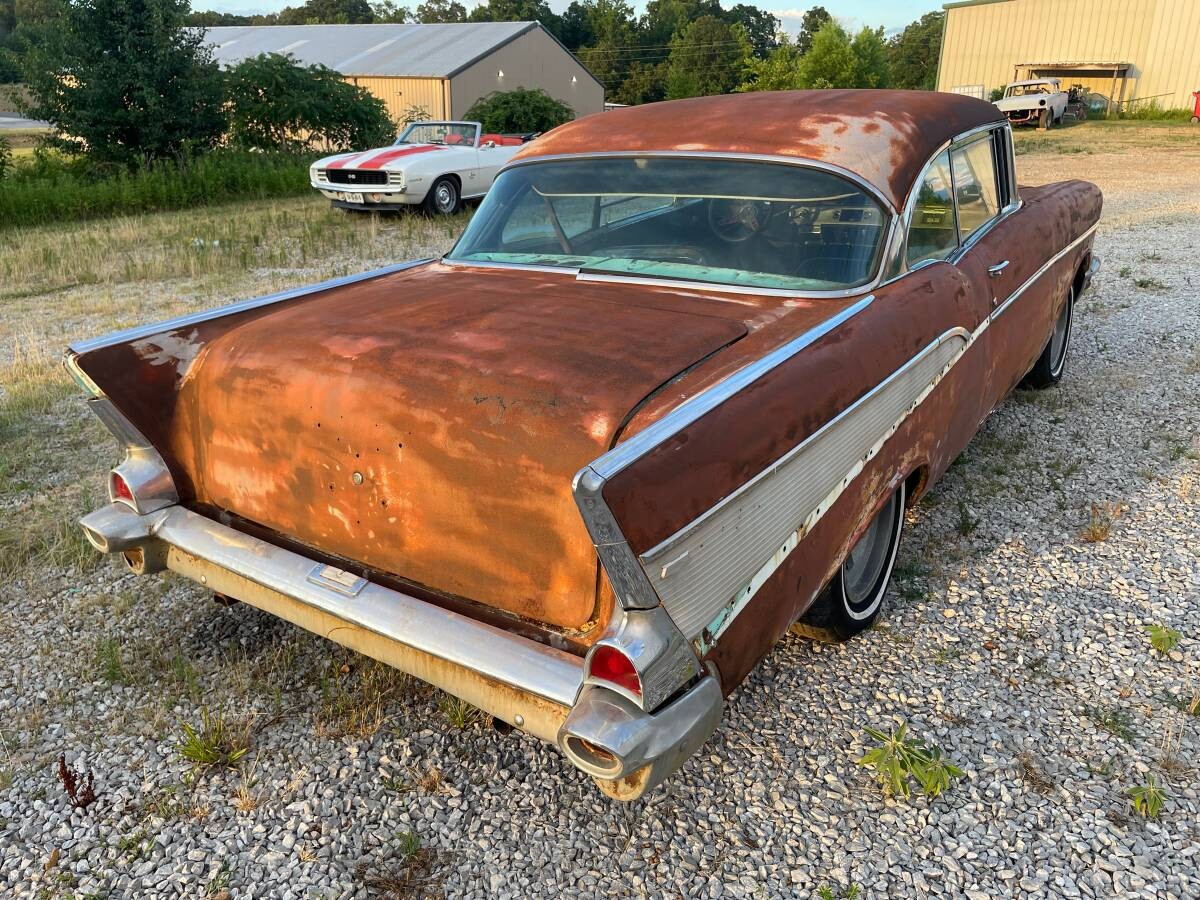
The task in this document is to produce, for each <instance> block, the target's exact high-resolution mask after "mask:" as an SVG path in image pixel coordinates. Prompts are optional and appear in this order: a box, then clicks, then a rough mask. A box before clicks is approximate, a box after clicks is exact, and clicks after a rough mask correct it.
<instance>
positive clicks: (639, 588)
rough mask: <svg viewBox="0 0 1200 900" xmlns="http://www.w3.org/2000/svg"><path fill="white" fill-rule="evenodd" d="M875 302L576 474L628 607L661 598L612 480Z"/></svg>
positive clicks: (841, 316)
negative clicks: (608, 496) (607, 489)
mask: <svg viewBox="0 0 1200 900" xmlns="http://www.w3.org/2000/svg"><path fill="white" fill-rule="evenodd" d="M874 299H875V298H874V296H873V295H868V296H866V297H863V298H862V299H861V300H859V301H857V302H855V303H852V304H851V305H850V306H847V307H846V308H845V309H842V310H840V311H839V312H837V313H836V314H834V315H832V316H830V317H829V318H828V319H826V320H825V321H824V322H822V323H820V324H819V325H817V326H816V327H814V328H811V329H809V330H808V331H806V332H804V333H803V334H801V335H799V336H798V337H796V338H793V339H792V340H790V341H788V342H787V343H786V344H784V345H782V346H781V347H778V348H776V349H775V350H773V351H771V352H770V353H768V354H767V355H765V356H763V357H762V358H760V359H757V360H755V361H754V362H752V363H750V364H749V365H747V366H744V367H743V368H741V369H739V370H738V371H736V372H734V373H733V374H732V375H730V376H729V377H727V378H725V379H723V380H722V381H720V382H718V383H717V384H714V385H712V386H711V387H709V388H708V389H707V390H704V391H701V392H700V393H699V394H696V395H695V396H694V397H691V398H689V399H688V400H686V401H684V402H683V403H681V404H680V405H679V406H677V407H676V408H675V409H673V410H671V412H669V413H667V414H666V415H665V416H663V417H662V418H661V419H659V420H658V421H657V422H655V423H654V424H652V425H650V426H649V427H647V428H645V429H643V430H642V431H639V432H638V433H637V434H635V435H633V436H632V437H630V438H629V439H628V440H626V441H623V442H622V443H620V444H618V445H617V446H616V447H614V448H613V449H612V450H609V451H608V452H607V453H605V454H604V455H603V456H601V457H599V458H598V459H596V460H595V461H594V462H592V463H591V464H590V465H588V466H584V467H583V468H582V469H580V470H579V472H578V473H576V475H575V480H574V483H573V485H572V490H573V492H574V495H575V502H576V504H577V505H578V506H579V512H580V515H581V516H582V517H583V522H584V525H585V526H586V527H587V530H588V534H589V535H590V536H591V538H592V543H593V544H594V545H595V547H596V553H597V554H598V556H599V558H600V563H601V565H603V566H604V571H605V574H607V575H608V579H609V581H610V583H611V584H612V586H613V591H614V592H615V593H616V596H617V600H618V602H619V603H620V604H621V606H622V607H623V608H626V609H649V608H651V607H654V606H657V605H658V604H659V597H658V594H657V593H656V592H655V590H654V587H653V586H652V585H651V582H650V580H649V578H648V577H647V576H646V573H645V571H644V570H643V568H642V566H641V565H640V564H639V562H638V560H637V558H636V557H635V556H634V553H633V551H632V550H631V549H630V547H629V543H628V542H627V541H626V540H625V536H624V534H623V533H622V532H621V529H620V527H619V526H618V525H617V522H616V519H615V518H614V517H613V514H612V511H611V510H610V509H609V508H608V504H607V503H606V502H605V500H604V495H603V490H604V485H605V483H606V482H607V481H608V479H610V478H612V477H613V476H614V475H616V474H617V473H618V472H620V471H621V470H622V469H624V468H625V467H626V466H628V465H630V464H631V463H633V462H634V461H635V460H637V459H639V458H640V457H642V456H643V455H644V454H646V453H648V452H650V451H651V450H653V449H654V448H655V447H657V446H658V445H659V444H661V443H662V442H663V441H665V440H668V439H669V438H671V437H672V436H674V435H676V434H678V433H679V432H680V431H682V430H683V429H684V428H686V427H687V426H688V425H690V424H692V423H693V422H695V421H696V420H697V419H699V418H700V417H701V416H703V415H705V414H706V413H708V412H710V411H712V410H713V409H715V408H716V407H717V406H719V405H720V404H722V403H724V402H725V401H726V400H728V399H729V398H730V397H732V396H733V395H734V394H736V393H737V392H738V391H741V390H742V389H743V388H745V387H746V386H748V385H750V384H753V383H754V382H755V381H757V380H758V379H759V378H761V377H762V376H763V375H765V374H766V373H767V372H770V371H771V370H772V369H774V368H776V367H777V366H779V365H781V364H782V363H784V362H786V361H787V360H789V359H791V358H792V357H794V356H795V355H796V354H797V353H799V352H800V351H802V350H804V349H805V348H806V347H809V346H811V345H812V344H813V343H815V342H816V341H818V340H820V339H821V338H822V337H824V336H825V335H827V334H829V333H830V332H831V331H833V330H834V329H835V328H837V327H839V326H840V325H842V324H844V323H845V322H847V321H849V320H850V319H852V318H853V317H854V316H856V315H857V314H858V313H860V312H862V311H863V310H864V309H866V308H867V307H868V306H870V305H871V302H872V301H873V300H874Z"/></svg>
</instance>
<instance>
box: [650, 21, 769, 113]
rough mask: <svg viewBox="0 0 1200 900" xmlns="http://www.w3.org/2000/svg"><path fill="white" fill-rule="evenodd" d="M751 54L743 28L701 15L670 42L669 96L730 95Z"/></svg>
mask: <svg viewBox="0 0 1200 900" xmlns="http://www.w3.org/2000/svg"><path fill="white" fill-rule="evenodd" d="M752 55H753V51H752V49H751V47H750V41H749V39H748V38H747V37H746V31H745V29H744V28H742V27H741V26H740V25H730V24H729V23H728V22H726V21H725V20H724V19H719V18H717V17H716V16H701V17H700V18H699V19H697V20H696V21H694V22H692V24H690V25H688V26H687V27H686V28H684V29H683V30H682V31H680V32H678V33H677V34H676V35H675V37H674V38H673V39H672V40H671V55H670V57H669V58H668V60H667V96H668V97H670V98H671V99H676V98H679V97H702V96H707V95H709V94H727V93H729V92H730V91H732V90H733V89H734V88H735V87H736V86H737V85H738V84H739V83H741V81H742V76H743V74H744V72H745V69H746V63H747V60H748V59H749V58H750V57H751V56H752Z"/></svg>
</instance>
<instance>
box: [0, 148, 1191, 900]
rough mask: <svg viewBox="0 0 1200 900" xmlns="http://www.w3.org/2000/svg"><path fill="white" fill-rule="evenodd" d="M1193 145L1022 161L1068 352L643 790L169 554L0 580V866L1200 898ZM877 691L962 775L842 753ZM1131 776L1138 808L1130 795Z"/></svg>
mask: <svg viewBox="0 0 1200 900" xmlns="http://www.w3.org/2000/svg"><path fill="white" fill-rule="evenodd" d="M1196 162H1197V155H1196V153H1195V152H1194V151H1193V152H1190V153H1188V154H1186V155H1185V154H1184V153H1181V152H1180V151H1178V150H1176V151H1171V152H1168V151H1155V150H1124V151H1120V152H1104V151H1103V150H1101V151H1100V152H1096V153H1093V154H1090V155H1057V154H1054V153H1037V154H1033V155H1029V156H1023V157H1021V159H1020V161H1019V165H1020V169H1021V172H1022V179H1023V180H1024V181H1026V182H1030V183H1041V182H1043V181H1049V180H1055V179H1057V178H1061V177H1063V174H1062V173H1063V172H1064V171H1067V172H1071V173H1077V174H1079V175H1080V176H1081V177H1086V178H1089V179H1091V180H1094V181H1096V182H1097V183H1098V184H1100V186H1101V187H1102V188H1103V190H1104V192H1105V194H1106V211H1105V219H1104V222H1103V225H1102V227H1101V230H1100V232H1099V234H1098V237H1097V244H1096V246H1097V252H1098V254H1100V255H1101V256H1102V257H1103V260H1104V268H1103V270H1102V271H1101V273H1100V275H1099V276H1098V277H1097V279H1096V282H1095V286H1094V289H1093V293H1091V294H1090V295H1089V296H1088V297H1087V298H1086V299H1085V301H1084V302H1082V303H1081V305H1080V307H1079V310H1078V315H1077V322H1076V332H1075V338H1074V344H1073V347H1072V351H1071V358H1070V360H1069V363H1068V371H1067V376H1066V378H1065V379H1064V381H1063V383H1062V384H1061V385H1060V386H1059V387H1058V388H1056V389H1053V390H1050V391H1047V392H1043V393H1036V394H1035V393H1019V394H1017V395H1015V396H1014V397H1013V398H1010V399H1009V400H1008V401H1007V402H1005V403H1004V404H1003V406H1002V407H1001V408H1000V409H999V410H998V411H997V412H996V413H995V414H994V415H993V416H992V417H991V418H990V419H989V420H988V421H987V423H986V424H985V426H984V428H983V430H982V432H981V433H980V434H979V436H978V437H977V438H976V440H975V441H974V442H973V444H972V445H971V446H970V448H968V450H967V452H966V454H965V456H964V458H963V459H962V460H961V461H960V462H959V463H958V464H956V465H955V467H954V468H953V469H952V470H951V471H950V473H949V474H948V475H947V477H946V478H945V479H944V481H943V482H942V483H941V484H940V485H939V486H938V487H937V488H936V489H935V490H934V492H933V493H932V495H931V496H930V497H929V498H928V501H927V502H925V503H923V504H922V505H921V506H920V507H919V508H918V509H917V510H916V511H915V513H914V514H913V515H912V516H911V517H910V520H909V523H908V528H907V531H906V535H905V540H904V543H903V544H902V547H901V556H900V560H899V567H898V577H897V580H896V584H895V586H894V590H893V594H892V597H891V601H890V607H889V609H888V611H887V613H886V618H885V620H884V622H883V624H882V625H881V627H877V628H875V629H873V630H872V631H870V632H868V633H867V634H865V635H864V636H862V637H861V638H860V639H857V640H855V641H853V642H851V643H849V644H846V645H844V646H839V647H830V646H823V645H814V644H812V643H809V642H808V641H806V640H803V639H800V638H792V637H789V638H788V639H786V640H784V641H783V642H781V643H780V645H779V646H778V648H777V649H776V650H775V651H774V652H773V653H772V654H771V656H770V657H769V658H768V659H767V660H766V661H765V662H764V663H763V664H762V665H761V666H760V667H759V669H758V670H757V672H756V673H755V674H754V675H753V676H752V677H751V678H750V679H749V680H748V682H747V683H746V684H745V685H744V686H743V687H742V688H741V689H739V690H738V691H737V693H736V694H735V695H734V697H733V698H732V699H731V702H730V704H729V707H728V709H727V712H726V716H725V720H724V723H723V725H722V727H721V728H720V730H719V731H718V733H717V734H716V736H715V737H714V738H713V739H712V740H711V741H710V742H709V744H708V745H707V746H706V747H705V748H704V749H703V750H702V752H701V753H700V754H699V755H698V756H697V757H696V758H695V759H693V760H692V761H691V762H690V763H689V764H688V765H686V766H685V768H684V769H683V771H682V772H681V773H680V774H679V775H677V776H676V777H675V778H673V779H672V780H671V781H670V782H669V783H668V784H667V786H666V787H665V789H659V790H658V791H656V792H655V793H654V794H653V795H652V797H651V798H650V799H649V800H647V801H643V802H639V803H637V804H633V805H630V806H618V805H613V804H610V803H608V802H606V801H604V800H603V799H602V798H601V796H600V794H599V793H598V792H597V791H596V790H595V788H594V787H593V786H592V785H591V783H590V782H588V781H586V780H585V779H583V778H582V777H581V776H580V775H578V774H577V773H576V772H575V771H574V769H573V768H572V767H571V766H570V765H569V764H567V763H566V762H565V761H564V760H563V759H562V758H561V757H560V756H559V754H558V753H557V752H555V751H554V750H552V749H548V748H546V747H544V746H541V745H539V744H538V743H537V742H536V741H534V740H533V739H531V738H526V737H523V736H521V735H519V734H513V735H508V736H503V735H501V734H499V733H497V732H495V731H493V730H492V729H491V728H490V727H489V726H487V725H486V724H485V723H483V722H480V721H477V720H476V719H475V718H474V717H473V716H472V715H471V713H470V711H469V710H464V709H461V708H458V707H456V706H455V705H454V704H452V703H449V702H448V701H447V700H446V698H445V697H444V696H442V695H439V694H437V693H436V692H433V691H430V690H428V689H425V688H422V686H420V685H419V684H417V683H416V682H413V681H411V680H408V679H405V678H402V677H397V676H396V675H394V674H393V673H389V672H387V671H384V670H382V669H381V668H379V667H377V666H375V665H373V664H371V663H369V662H368V661H366V660H364V659H361V658H358V657H354V656H352V655H351V654H348V653H345V652H343V651H340V650H338V649H337V648H335V647H334V646H333V645H331V644H329V643H327V642H326V641H324V640H322V639H320V638H317V637H313V636H311V635H308V634H305V633H303V632H300V631H298V630H296V629H295V628H293V627H291V626H290V625H286V624H284V623H281V622H279V621H277V620H274V619H272V618H271V617H270V616H268V615H266V614H264V613H260V612H258V611H256V610H254V609H252V608H249V607H244V606H233V607H228V608H226V607H221V606H218V605H216V604H215V603H213V602H212V601H211V600H210V599H209V598H208V597H207V596H206V594H205V592H204V591H202V590H200V589H199V588H198V587H196V586H193V585H191V584H189V583H185V582H183V581H181V580H178V579H166V580H163V579H158V578H155V579H141V580H137V579H133V578H132V577H128V576H124V575H121V574H120V573H118V572H117V571H116V570H115V569H111V568H108V567H105V568H102V569H97V570H93V571H90V572H87V573H86V574H81V573H80V572H79V571H75V570H58V571H55V570H43V571H39V572H34V573H26V574H24V575H21V576H18V577H17V578H16V580H14V581H10V582H9V583H6V584H2V585H0V635H2V636H3V648H4V650H5V654H4V655H5V659H4V661H3V663H0V895H10V896H21V897H26V896H38V897H55V896H62V897H72V896H78V897H85V896H89V897H90V896H109V897H135V896H136V897H160V896H162V897H174V896H182V897H202V896H210V897H230V896H233V897H239V898H241V897H268V896H270V897H283V898H288V897H294V898H301V897H304V898H308V897H348V896H396V897H403V896H427V895H428V896H442V895H444V896H447V897H514V898H527V897H562V896H612V897H641V896H648V897H684V898H691V897H719V896H730V897H795V896H799V897H807V896H823V894H822V893H820V891H821V890H822V889H824V890H826V891H828V893H827V894H824V896H832V897H850V896H854V895H855V894H854V891H855V890H857V891H858V894H857V896H860V897H924V896H928V895H930V894H938V895H944V896H954V897H962V896H966V897H970V898H978V897H1013V896H1044V897H1076V896H1086V897H1093V896H1094V897H1134V896H1139V897H1142V896H1144V897H1162V898H1170V897H1175V898H1183V897H1197V898H1200V775H1198V770H1197V764H1198V762H1200V752H1198V751H1200V717H1197V716H1196V715H1195V714H1194V713H1189V711H1188V707H1189V704H1191V703H1192V702H1193V701H1194V698H1196V696H1197V692H1200V558H1198V552H1200V462H1197V459H1198V458H1200V442H1198V435H1200V427H1198V426H1200V341H1198V338H1197V335H1198V334H1200V299H1198V298H1197V286H1198V285H1197V280H1198V278H1200V268H1198V267H1197V264H1196V258H1197V254H1198V252H1200V186H1197V179H1196V178H1195V171H1196V169H1197V166H1196ZM68 330H70V329H68ZM109 456H111V453H110V451H109V450H108V448H107V447H106V446H100V447H99V449H98V450H97V451H96V459H97V461H99V460H107V459H108V458H109ZM99 465H100V463H99V462H97V466H98V467H97V470H96V471H97V473H99V472H100V469H99ZM46 477H47V481H48V482H50V481H53V479H54V478H55V475H54V473H48V474H47V476H46ZM98 481H99V474H97V482H98ZM97 492H98V490H97ZM1110 520H1111V521H1110ZM1085 533H1086V534H1087V536H1088V537H1091V538H1093V539H1094V540H1091V541H1088V540H1084V537H1083V535H1084V534H1085ZM1096 538H1100V539H1098V540H1096ZM1155 624H1161V625H1166V626H1170V627H1173V628H1175V629H1177V630H1179V631H1180V632H1182V634H1183V638H1182V640H1181V641H1180V643H1179V644H1178V646H1177V647H1175V648H1174V649H1173V650H1172V651H1170V652H1169V653H1167V654H1159V653H1156V652H1154V651H1152V650H1151V647H1150V643H1149V638H1148V635H1147V632H1146V628H1147V627H1148V626H1150V625H1155ZM203 709H207V710H211V711H212V712H213V714H214V715H218V714H219V715H222V716H225V717H227V720H228V721H229V722H236V723H237V724H236V725H233V726H231V727H234V728H235V729H244V730H245V733H246V734H247V735H248V736H249V741H248V742H249V747H250V749H249V753H248V754H247V755H246V756H245V757H244V758H243V759H241V760H240V761H239V763H238V766H237V767H234V768H222V767H214V768H210V769H206V770H203V771H200V772H198V773H196V772H194V771H193V769H192V767H191V765H190V764H189V763H187V762H186V761H185V760H183V759H182V758H181V757H180V755H179V754H178V752H177V750H176V743H177V741H178V740H179V739H180V736H181V731H182V726H181V724H180V723H181V722H186V723H198V722H200V720H201V711H202V710H203ZM899 719H904V720H906V721H907V722H908V723H909V725H910V728H911V729H912V730H913V731H914V732H915V733H917V734H919V735H921V736H923V737H925V738H927V739H928V740H930V741H932V742H935V743H936V744H938V745H939V746H941V747H942V748H943V749H944V750H945V751H946V753H947V754H948V755H949V756H950V757H951V758H952V759H953V760H954V761H956V762H957V763H958V764H959V765H960V766H961V767H962V768H963V769H964V770H965V771H966V777H965V778H964V779H963V780H961V781H959V782H957V783H956V784H954V785H953V786H952V787H951V788H950V789H949V790H948V791H947V792H946V793H945V794H943V795H942V796H941V797H939V798H937V799H936V800H928V799H926V798H924V797H921V796H916V797H914V798H912V799H909V800H902V799H897V800H893V799H887V798H885V797H884V796H883V794H882V793H881V791H880V789H879V787H878V786H877V784H876V783H874V782H873V781H872V779H871V777H870V773H869V772H867V771H866V770H865V769H863V768H862V767H860V766H858V765H856V763H855V760H857V759H858V758H859V757H860V756H861V755H862V753H863V751H864V743H863V740H864V735H863V730H862V729H863V727H864V726H874V727H883V728H890V727H892V726H893V725H894V724H895V722H896V721H897V720H899ZM60 753H62V754H64V755H65V758H66V762H67V763H68V764H69V765H70V766H71V767H72V768H74V769H76V770H79V771H81V772H82V771H86V770H92V771H94V773H95V788H96V792H97V794H98V795H99V798H98V799H97V800H96V801H95V803H94V804H92V805H91V806H90V807H89V808H88V809H86V810H73V809H72V808H71V806H70V805H69V804H68V802H67V799H66V797H65V796H64V792H63V790H62V788H61V786H60V785H59V783H58V780H57V778H56V776H55V769H56V765H57V762H56V761H57V759H58V756H59V754H60ZM1148 774H1152V775H1153V776H1154V777H1156V778H1157V779H1158V781H1159V783H1161V784H1162V785H1164V787H1165V790H1166V792H1167V800H1166V803H1165V805H1164V807H1163V809H1162V812H1161V815H1160V816H1159V818H1158V819H1157V820H1148V819H1146V818H1143V817H1141V816H1139V815H1137V814H1136V813H1135V812H1134V811H1133V810H1132V809H1131V807H1130V803H1129V798H1128V796H1127V794H1126V790H1127V789H1128V788H1129V787H1131V786H1134V785H1137V784H1141V783H1144V782H1145V781H1146V778H1147V775H1148Z"/></svg>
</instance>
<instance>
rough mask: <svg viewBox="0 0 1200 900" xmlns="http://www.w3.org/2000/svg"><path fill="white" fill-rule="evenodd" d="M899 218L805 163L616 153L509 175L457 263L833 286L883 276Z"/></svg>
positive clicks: (800, 287) (492, 194)
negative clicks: (893, 220)
mask: <svg viewBox="0 0 1200 900" xmlns="http://www.w3.org/2000/svg"><path fill="white" fill-rule="evenodd" d="M888 224H889V220H888V216H887V214H886V213H885V212H884V210H883V208H882V207H881V206H880V205H879V203H878V202H877V201H876V200H875V199H874V198H873V197H871V196H869V195H868V194H867V193H866V192H864V191H863V190H862V189H861V188H860V187H859V186H858V185H856V184H854V183H853V182H851V181H849V180H847V179H846V178H843V177H841V176H840V175H836V174H833V173H831V172H827V171H825V170H823V169H816V168H810V167H806V166H802V165H782V164H775V163H765V162H754V161H734V160H725V159H695V158H686V157H618V158H614V157H608V158H597V159H587V160H560V161H551V162H544V163H532V164H529V165H524V166H519V167H517V168H514V169H509V170H508V171H506V172H503V173H501V175H500V177H499V178H497V180H496V183H495V184H494V185H493V187H492V189H491V191H489V192H488V195H487V197H486V198H485V199H484V201H483V203H482V204H481V206H480V208H479V211H478V212H477V213H476V214H475V216H474V218H473V219H472V220H471V223H470V225H469V226H468V227H467V230H466V232H465V233H464V234H463V236H462V238H461V240H460V241H459V243H458V245H457V246H456V247H455V248H454V250H453V251H452V252H451V253H450V254H449V255H448V258H450V259H459V260H468V261H480V262H493V263H512V264H524V265H531V264H536V265H541V266H557V267H563V268H570V269H580V270H584V271H588V272H601V273H609V274H618V275H638V276H643V277H655V278H676V279H684V280H691V281H705V282H712V283H719V284H731V285H746V286H756V287H764V288H778V289H795V290H797V291H806V290H809V291H826V290H840V289H846V288H852V287H857V286H859V285H863V284H866V283H868V282H870V281H872V280H873V279H874V276H875V273H876V271H877V269H878V267H879V257H880V252H881V249H882V245H883V242H884V237H885V235H886V232H887V228H888Z"/></svg>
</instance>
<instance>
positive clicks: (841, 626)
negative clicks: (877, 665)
mask: <svg viewBox="0 0 1200 900" xmlns="http://www.w3.org/2000/svg"><path fill="white" fill-rule="evenodd" d="M903 526H904V485H903V484H901V485H900V487H898V488H897V489H896V492H895V493H894V494H892V496H891V497H890V498H888V502H887V503H885V504H884V505H883V508H882V509H880V510H879V512H878V513H876V515H875V518H874V519H872V520H871V524H870V525H868V526H867V530H866V531H864V532H863V533H862V536H861V537H859V539H858V541H857V542H855V544H854V546H853V547H851V548H850V552H849V553H848V554H846V559H845V561H844V562H843V563H842V565H841V567H840V568H839V569H838V571H837V574H836V575H834V576H833V579H832V580H831V581H830V582H829V584H827V585H826V586H825V588H824V590H822V591H821V593H820V595H818V597H817V599H816V600H815V601H813V605H812V606H810V607H809V608H808V612H806V613H805V614H804V615H803V616H802V617H801V619H800V621H799V622H798V623H797V625H796V626H795V627H794V629H793V630H794V631H796V632H798V633H800V634H804V635H807V636H809V637H815V638H818V639H821V640H831V639H832V640H838V641H845V640H849V639H850V638H852V637H854V635H856V634H858V633H859V632H860V631H865V630H866V629H868V628H870V627H871V625H873V624H874V622H875V620H876V619H878V618H879V613H880V610H881V609H882V608H883V595H884V594H885V593H887V586H888V582H889V581H891V578H892V568H893V567H894V566H895V564H896V551H897V549H898V548H899V547H900V532H901V530H902V529H903Z"/></svg>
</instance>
